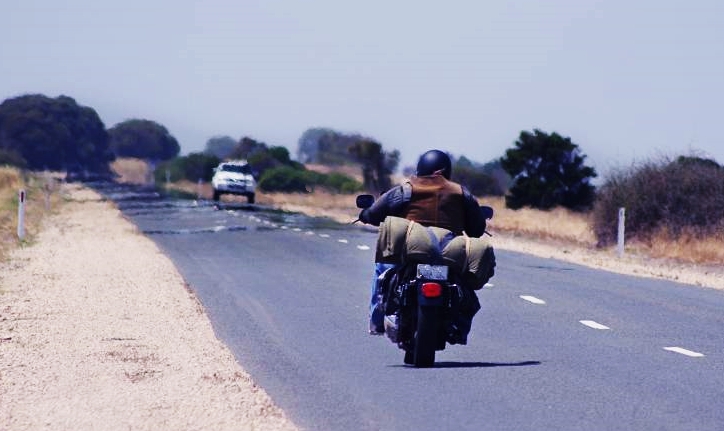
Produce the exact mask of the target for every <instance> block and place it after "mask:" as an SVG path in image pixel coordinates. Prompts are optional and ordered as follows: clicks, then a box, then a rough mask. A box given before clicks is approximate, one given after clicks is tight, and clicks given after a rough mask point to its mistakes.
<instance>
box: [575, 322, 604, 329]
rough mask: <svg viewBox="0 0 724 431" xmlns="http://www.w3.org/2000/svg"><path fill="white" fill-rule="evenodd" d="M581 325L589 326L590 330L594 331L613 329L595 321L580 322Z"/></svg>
mask: <svg viewBox="0 0 724 431" xmlns="http://www.w3.org/2000/svg"><path fill="white" fill-rule="evenodd" d="M579 322H581V324H583V325H585V326H588V327H589V328H593V329H611V328H609V327H608V326H606V325H601V324H600V323H598V322H594V321H593V320H580V321H579Z"/></svg>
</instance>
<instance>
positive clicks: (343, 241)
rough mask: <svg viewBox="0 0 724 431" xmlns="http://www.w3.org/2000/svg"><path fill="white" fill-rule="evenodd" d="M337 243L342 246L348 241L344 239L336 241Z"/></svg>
mask: <svg viewBox="0 0 724 431" xmlns="http://www.w3.org/2000/svg"><path fill="white" fill-rule="evenodd" d="M337 242H341V243H342V244H347V243H348V242H349V241H347V240H346V239H338V240H337Z"/></svg>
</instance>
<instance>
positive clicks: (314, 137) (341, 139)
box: [297, 128, 400, 193]
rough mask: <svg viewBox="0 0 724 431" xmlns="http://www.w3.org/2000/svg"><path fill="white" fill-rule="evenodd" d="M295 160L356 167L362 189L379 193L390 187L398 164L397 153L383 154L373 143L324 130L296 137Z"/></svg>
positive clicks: (316, 130)
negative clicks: (358, 168)
mask: <svg viewBox="0 0 724 431" xmlns="http://www.w3.org/2000/svg"><path fill="white" fill-rule="evenodd" d="M297 159H298V160H299V161H300V162H302V163H318V164H322V165H346V164H353V165H359V166H360V167H361V170H362V178H363V184H364V188H365V189H366V190H368V191H370V192H373V193H382V192H384V191H386V190H388V189H389V188H390V187H392V180H391V178H390V176H391V175H392V174H393V173H394V172H395V171H396V170H397V166H398V165H399V164H400V152H399V151H397V150H393V151H385V150H384V149H383V147H382V144H380V143H379V142H377V141H376V140H374V139H372V138H369V137H365V136H362V135H359V134H346V133H342V132H338V131H336V130H332V129H328V128H312V129H308V130H307V131H305V132H304V133H303V134H302V136H301V137H300V138H299V142H298V150H297Z"/></svg>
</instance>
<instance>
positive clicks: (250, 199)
mask: <svg viewBox="0 0 724 431" xmlns="http://www.w3.org/2000/svg"><path fill="white" fill-rule="evenodd" d="M254 197H255V196H254V193H251V194H248V195H246V199H247V201H248V202H249V203H250V204H253V203H254Z"/></svg>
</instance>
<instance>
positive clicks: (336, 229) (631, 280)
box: [100, 188, 724, 430]
mask: <svg viewBox="0 0 724 431" xmlns="http://www.w3.org/2000/svg"><path fill="white" fill-rule="evenodd" d="M100 191H102V192H105V193H107V194H108V195H109V196H110V197H111V198H113V199H115V200H116V201H117V202H118V204H119V206H120V207H121V209H122V210H123V212H124V213H125V214H126V215H127V216H128V217H129V218H130V219H131V220H132V221H134V222H135V223H136V224H137V225H138V226H139V228H140V229H141V230H143V231H144V232H146V233H147V234H148V235H149V236H150V237H151V238H152V239H153V240H154V241H155V242H156V243H157V244H158V245H159V246H160V247H161V248H162V249H163V250H164V251H165V253H166V254H167V255H168V256H169V257H170V258H171V259H172V260H173V261H174V262H175V264H176V266H177V267H178V269H179V271H180V272H181V273H182V275H183V276H184V277H185V279H186V280H187V282H188V283H189V285H190V286H191V288H192V289H193V290H194V291H195V292H196V294H197V296H198V297H199V299H200V300H201V301H202V303H203V305H204V306H205V308H206V310H207V313H208V315H209V317H210V319H211V321H212V323H213V325H214V328H215V330H216V333H217V335H218V336H219V337H220V338H221V339H222V340H223V341H224V342H225V343H226V344H227V345H228V346H229V348H230V349H231V350H232V351H233V353H234V354H235V355H236V357H237V359H238V361H239V363H240V364H242V366H243V367H244V368H245V369H246V370H247V371H248V372H249V373H250V374H251V375H252V377H253V379H254V380H255V381H256V382H257V383H258V384H259V385H260V386H262V387H263V388H264V389H265V390H266V391H267V392H268V393H269V394H270V396H271V397H272V398H273V399H274V401H275V402H276V403H277V404H278V405H279V406H280V407H281V408H282V409H284V410H285V411H286V413H287V414H288V415H289V417H290V418H291V419H292V420H293V421H294V422H295V423H297V424H299V425H300V426H301V427H303V428H306V429H309V430H379V429H385V430H403V429H415V430H440V429H442V430H447V429H457V430H549V429H550V430H553V429H555V430H617V429H631V430H724V409H722V406H723V405H724V359H723V358H724V334H723V330H724V292H721V291H717V290H713V289H706V288H697V287H692V286H685V285H680V284H676V283H670V282H665V281H660V280H651V279H645V278H635V277H628V276H622V275H616V274H612V273H607V272H602V271H595V270H592V269H588V268H585V267H582V266H577V265H573V264H569V263H565V262H560V261H555V260H551V259H541V258H537V257H533V256H528V255H523V254H518V253H512V252H506V251H502V250H498V251H497V252H496V255H497V261H498V266H497V268H496V275H495V277H494V278H493V279H492V280H491V283H492V284H493V286H492V287H489V288H486V289H484V290H482V291H480V292H479V293H478V296H479V298H480V301H481V304H482V307H483V309H482V310H481V311H480V313H478V315H477V316H476V318H475V321H474V324H473V330H472V332H471V335H470V338H469V344H468V345H467V346H448V348H447V349H446V350H445V351H443V352H438V354H437V357H436V360H437V362H436V367H435V368H431V369H415V368H411V367H406V366H403V364H402V358H403V352H402V351H401V350H399V349H397V347H396V346H395V345H393V344H392V343H390V342H389V341H388V340H387V339H386V338H384V337H373V336H370V335H368V334H367V309H366V303H367V301H368V294H369V284H370V281H371V273H372V261H373V249H374V244H375V241H376V235H375V234H374V233H373V232H370V231H368V230H364V229H362V228H360V227H357V226H340V225H337V224H335V223H331V222H329V221H325V220H319V219H309V218H307V217H304V216H300V215H293V214H285V213H279V212H274V211H269V210H268V209H265V208H263V207H261V206H253V205H244V204H239V205H234V206H229V207H225V208H221V209H216V208H214V207H213V206H212V205H211V204H210V203H209V202H199V203H195V202H192V201H166V200H156V199H152V198H153V196H152V195H146V196H145V198H144V199H142V200H134V199H129V195H128V194H125V193H118V192H119V190H112V189H107V188H106V189H101V190H100ZM133 196H136V197H138V195H133Z"/></svg>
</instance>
